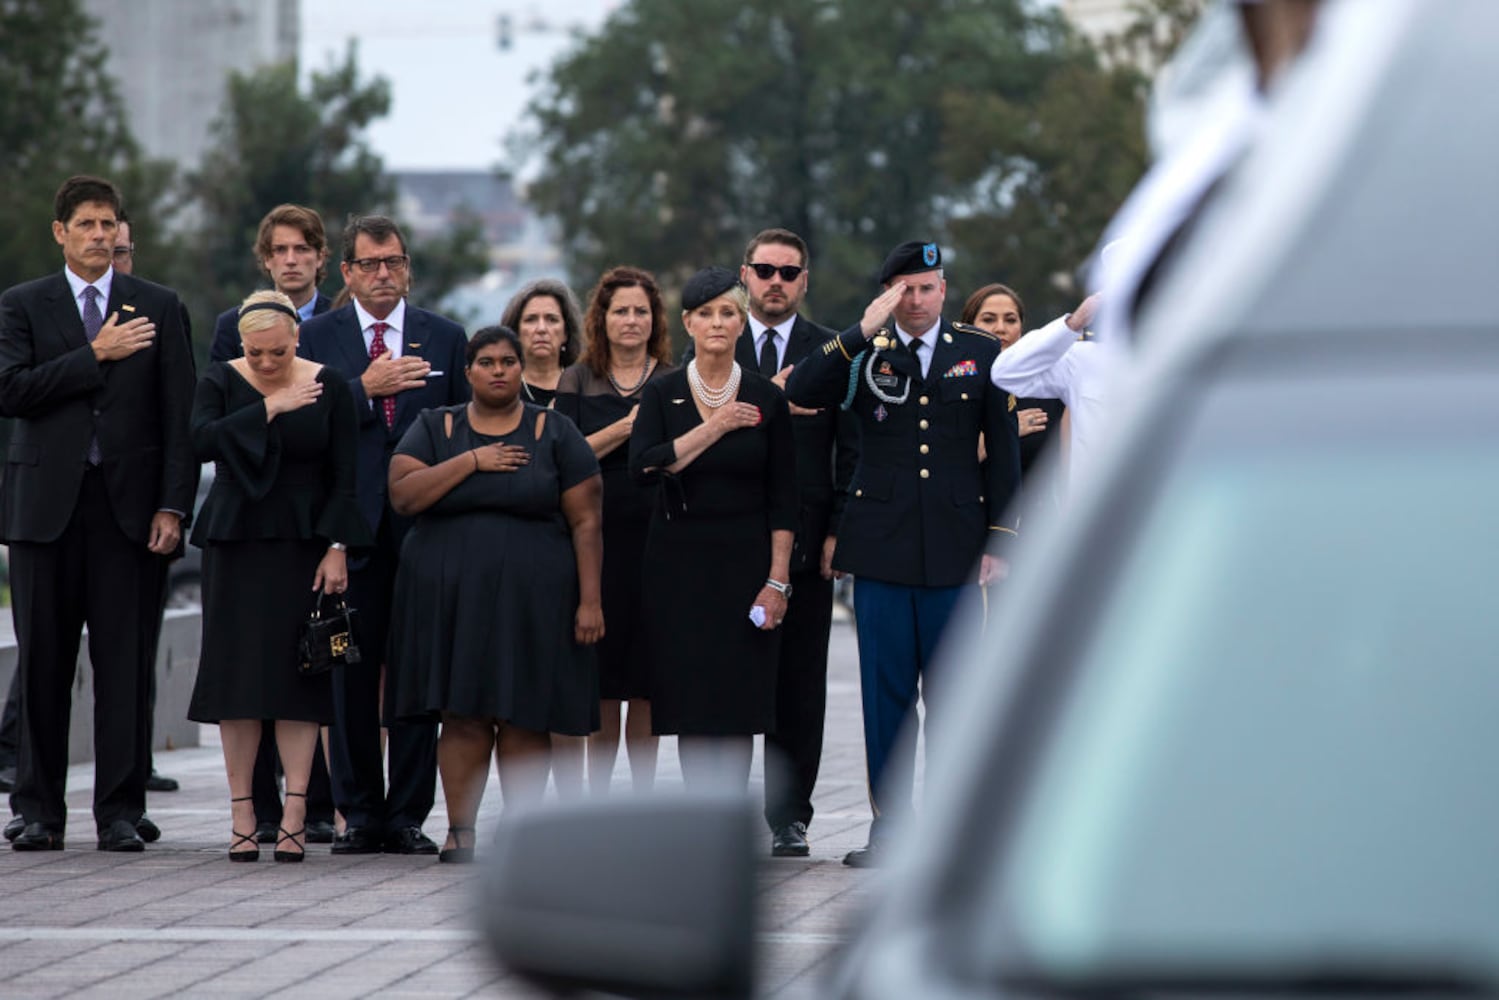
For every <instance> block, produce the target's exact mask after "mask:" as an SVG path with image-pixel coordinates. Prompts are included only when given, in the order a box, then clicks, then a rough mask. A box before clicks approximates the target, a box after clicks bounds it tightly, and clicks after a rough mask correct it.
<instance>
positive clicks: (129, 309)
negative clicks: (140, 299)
mask: <svg viewBox="0 0 1499 1000" xmlns="http://www.w3.org/2000/svg"><path fill="white" fill-rule="evenodd" d="M120 312H127V313H133V312H135V306H133V305H131V304H130V303H128V302H127V303H125V304H124V305H122V306H120Z"/></svg>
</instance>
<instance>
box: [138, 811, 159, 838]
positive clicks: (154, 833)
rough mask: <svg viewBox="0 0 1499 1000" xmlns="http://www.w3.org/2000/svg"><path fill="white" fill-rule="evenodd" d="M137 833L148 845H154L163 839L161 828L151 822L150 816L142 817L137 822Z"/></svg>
mask: <svg viewBox="0 0 1499 1000" xmlns="http://www.w3.org/2000/svg"><path fill="white" fill-rule="evenodd" d="M135 832H136V834H137V835H139V837H140V838H141V839H142V840H144V841H145V842H146V843H148V844H154V843H156V842H157V841H158V840H160V839H161V827H159V826H157V825H156V824H155V823H153V822H151V818H150V817H149V816H142V817H141V818H140V819H138V820H136V821H135Z"/></svg>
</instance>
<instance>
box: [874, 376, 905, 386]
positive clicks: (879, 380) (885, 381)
mask: <svg viewBox="0 0 1499 1000" xmlns="http://www.w3.org/2000/svg"><path fill="white" fill-rule="evenodd" d="M874 384H875V385H877V386H879V387H880V388H881V389H894V388H895V387H896V386H898V385H900V376H899V375H876V376H875V377H874Z"/></svg>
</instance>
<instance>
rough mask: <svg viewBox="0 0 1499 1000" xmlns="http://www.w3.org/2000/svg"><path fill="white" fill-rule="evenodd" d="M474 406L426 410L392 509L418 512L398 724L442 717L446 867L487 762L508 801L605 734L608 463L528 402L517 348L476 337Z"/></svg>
mask: <svg viewBox="0 0 1499 1000" xmlns="http://www.w3.org/2000/svg"><path fill="white" fill-rule="evenodd" d="M467 358H468V362H467V365H466V368H465V371H466V373H467V375H468V381H469V385H470V386H472V387H473V401H472V402H470V403H466V404H463V405H460V406H450V407H439V408H437V409H433V410H427V411H425V412H424V413H422V415H421V416H420V417H419V418H418V419H417V422H416V423H414V424H412V426H411V429H410V430H409V431H407V432H406V436H405V437H403V438H402V439H401V444H400V446H399V447H397V448H396V453H395V455H394V456H393V457H392V458H391V460H390V503H391V506H392V507H393V508H394V509H395V511H396V513H398V514H402V515H404V516H407V517H415V518H416V519H417V520H416V524H415V525H414V526H413V527H412V528H411V531H410V532H409V533H408V534H407V535H406V539H405V541H404V542H402V544H401V564H400V569H399V570H398V571H397V573H396V586H395V605H394V606H395V607H396V608H397V609H399V610H398V614H397V616H396V618H395V620H394V621H393V622H392V625H391V636H390V662H391V664H392V667H393V668H394V669H393V670H392V673H393V675H394V677H395V678H396V681H395V690H394V692H393V699H392V700H393V702H394V704H393V711H392V714H393V715H395V716H396V717H398V718H411V717H431V716H434V715H436V716H440V717H441V719H442V734H441V736H440V737H439V738H438V742H437V766H438V771H439V773H440V774H441V775H442V787H443V794H444V795H445V796H446V798H447V804H448V823H449V826H448V839H447V843H446V845H444V847H443V850H442V852H441V854H439V855H438V857H439V859H440V860H442V861H468V860H471V859H472V858H473V843H474V820H475V818H476V817H477V816H478V814H479V802H480V799H481V797H482V796H483V793H484V781H485V778H486V776H487V774H488V772H489V757H490V754H491V753H492V754H493V755H494V757H495V762H496V764H497V765H498V767H499V771H500V786H501V788H502V789H503V791H504V795H505V803H506V805H507V806H509V805H519V804H525V803H530V802H535V801H537V800H539V799H540V798H541V796H542V793H543V792H544V791H545V789H546V777H547V767H546V765H547V752H548V745H549V744H548V737H547V734H548V733H554V732H555V733H566V734H570V735H573V736H585V735H587V734H588V733H590V732H592V731H593V730H594V729H595V728H597V726H598V709H599V693H598V691H599V689H598V670H597V667H596V664H595V661H594V656H593V650H592V648H591V647H592V644H593V643H596V642H598V640H599V639H600V637H602V636H603V634H604V614H603V609H602V606H601V604H600V598H599V567H600V564H601V562H602V559H603V544H602V541H601V539H600V534H599V530H600V520H601V515H600V510H599V507H600V501H599V498H600V496H601V494H602V487H601V485H600V482H599V466H598V462H597V460H595V459H594V457H593V452H592V451H591V450H590V449H589V447H588V442H586V441H584V440H583V435H582V434H580V433H579V432H578V429H577V428H576V427H574V426H573V425H572V423H571V422H570V421H568V420H566V419H564V418H562V417H559V416H557V415H556V414H554V413H552V412H550V411H549V410H545V409H542V408H541V407H538V406H535V405H532V404H530V403H526V402H524V401H522V399H521V398H520V397H521V372H522V367H523V366H522V361H521V348H520V341H519V339H518V338H517V337H516V335H515V334H514V332H512V331H511V330H509V329H507V328H505V327H487V328H486V329H483V330H480V331H479V332H478V333H475V334H474V336H473V337H472V338H471V339H470V340H469V342H468V355H467Z"/></svg>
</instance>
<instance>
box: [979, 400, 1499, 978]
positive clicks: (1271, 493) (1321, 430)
mask: <svg viewBox="0 0 1499 1000" xmlns="http://www.w3.org/2000/svg"><path fill="white" fill-rule="evenodd" d="M1428 389H1430V390H1431V391H1427V390H1428ZM1496 397H1499V393H1496V392H1495V391H1494V388H1493V381H1492V376H1489V377H1488V378H1487V379H1485V378H1479V377H1477V376H1466V377H1456V378H1449V379H1445V380H1443V381H1442V382H1441V384H1440V385H1435V386H1423V387H1421V388H1420V389H1419V390H1418V389H1417V387H1415V386H1412V385H1410V384H1408V383H1407V384H1402V383H1401V382H1398V381H1379V382H1376V383H1373V384H1371V383H1369V382H1368V381H1365V382H1362V383H1356V382H1354V381H1353V380H1347V381H1346V382H1345V383H1344V384H1336V383H1334V384H1329V383H1328V382H1327V381H1326V380H1320V381H1315V382H1313V380H1310V379H1309V380H1308V384H1307V385H1306V386H1305V387H1304V388H1295V389H1285V388H1283V387H1282V388H1279V389H1276V390H1275V391H1273V392H1272V391H1269V390H1267V389H1265V388H1264V387H1256V386H1238V387H1232V386H1229V387H1224V388H1222V389H1219V390H1217V391H1216V392H1215V394H1213V395H1212V396H1210V397H1209V398H1208V399H1207V400H1206V401H1205V402H1204V404H1203V412H1202V413H1201V414H1200V415H1199V419H1196V420H1194V422H1193V430H1192V431H1191V432H1190V433H1188V434H1187V435H1186V440H1185V443H1184V445H1183V446H1182V447H1181V448H1180V449H1179V450H1177V451H1176V453H1175V454H1174V455H1173V456H1172V457H1171V458H1170V459H1169V466H1168V468H1167V471H1165V472H1164V473H1163V474H1162V476H1161V482H1160V484H1159V491H1158V493H1157V494H1156V496H1155V497H1154V499H1153V500H1152V501H1151V502H1150V504H1149V506H1148V508H1147V510H1146V513H1145V514H1144V516H1143V517H1144V519H1143V522H1142V523H1141V524H1140V527H1139V530H1138V533H1137V534H1136V536H1135V540H1134V541H1133V542H1132V543H1131V544H1130V545H1129V548H1128V550H1127V552H1126V553H1125V554H1124V555H1123V557H1122V559H1121V560H1120V562H1119V564H1118V571H1117V575H1116V576H1114V577H1113V578H1112V579H1111V580H1110V582H1109V583H1108V585H1107V587H1106V588H1105V589H1106V594H1105V596H1104V597H1103V598H1102V601H1101V605H1100V606H1099V607H1098V608H1097V609H1096V615H1095V616H1094V617H1092V618H1090V619H1089V621H1090V622H1091V626H1090V628H1089V630H1088V634H1087V636H1086V637H1085V638H1083V639H1081V641H1080V645H1079V648H1080V649H1081V655H1080V657H1079V658H1078V659H1077V660H1076V661H1075V662H1074V663H1073V664H1072V665H1071V668H1070V669H1071V670H1072V673H1071V675H1070V680H1069V682H1068V684H1067V686H1066V688H1065V691H1064V693H1063V694H1062V695H1061V702H1060V704H1059V706H1058V707H1057V709H1056V712H1057V714H1056V716H1055V718H1054V719H1053V720H1052V724H1051V725H1049V726H1048V727H1045V736H1044V737H1043V740H1044V744H1043V745H1042V746H1041V747H1040V750H1039V757H1038V761H1039V762H1038V765H1037V767H1036V768H1035V769H1034V771H1033V772H1032V774H1031V775H1030V782H1031V783H1030V784H1029V786H1028V787H1027V789H1026V790H1025V791H1024V792H1023V794H1022V799H1021V801H1020V804H1019V808H1018V812H1017V821H1016V826H1015V828H1014V831H1013V832H1014V836H1013V839H1011V840H1010V841H1009V843H1008V847H1007V853H1006V855H1005V857H1004V858H1003V860H1002V863H1001V864H1000V866H999V870H998V872H997V878H998V879H999V880H1000V881H999V883H998V884H997V885H996V890H997V891H996V892H995V893H993V894H991V895H990V896H989V898H990V899H993V900H996V902H997V905H999V906H1001V907H1003V910H1004V913H1003V916H1002V920H1003V922H1004V923H1005V924H1006V925H1007V926H1008V927H1009V928H1011V929H1013V931H1014V933H1015V934H1016V935H1017V936H1018V938H1017V941H1018V943H1019V945H1020V948H1021V953H1022V954H1024V956H1025V961H1026V963H1027V964H1031V965H1032V966H1033V967H1034V968H1035V969H1037V970H1043V971H1047V970H1049V971H1053V972H1056V973H1058V974H1059V975H1062V976H1065V977H1080V978H1087V977H1089V976H1094V975H1097V976H1105V975H1107V974H1108V973H1109V972H1110V971H1117V970H1123V969H1131V970H1135V971H1137V972H1138V971H1140V970H1160V971H1161V972H1162V973H1163V974H1171V973H1181V972H1183V971H1197V972H1211V971H1212V970H1231V969H1258V970H1265V969H1267V968H1269V969H1277V968H1283V969H1287V970H1290V969H1303V970H1304V969H1309V968H1311V969H1315V968H1326V969H1342V968H1348V967H1358V966H1360V965H1362V967H1364V968H1370V967H1372V966H1379V967H1383V968H1387V969H1396V970H1398V969H1400V968H1402V967H1403V966H1405V965H1407V964H1409V965H1410V967H1412V968H1418V967H1419V968H1431V967H1433V966H1435V967H1437V968H1446V969H1450V968H1452V967H1453V966H1454V963H1456V964H1458V965H1462V964H1463V963H1467V964H1468V965H1471V966H1474V967H1478V968H1479V969H1480V970H1482V971H1483V972H1485V973H1486V974H1488V973H1493V972H1494V971H1495V970H1499V583H1496V577H1499V402H1496ZM1434 410H1435V412H1434ZM1423 414H1430V415H1431V419H1427V417H1426V416H1423ZM985 926H991V927H992V926H995V924H993V923H987V922H986V924H985ZM993 971H994V973H995V975H997V976H1000V975H1002V970H999V969H996V970H993Z"/></svg>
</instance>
